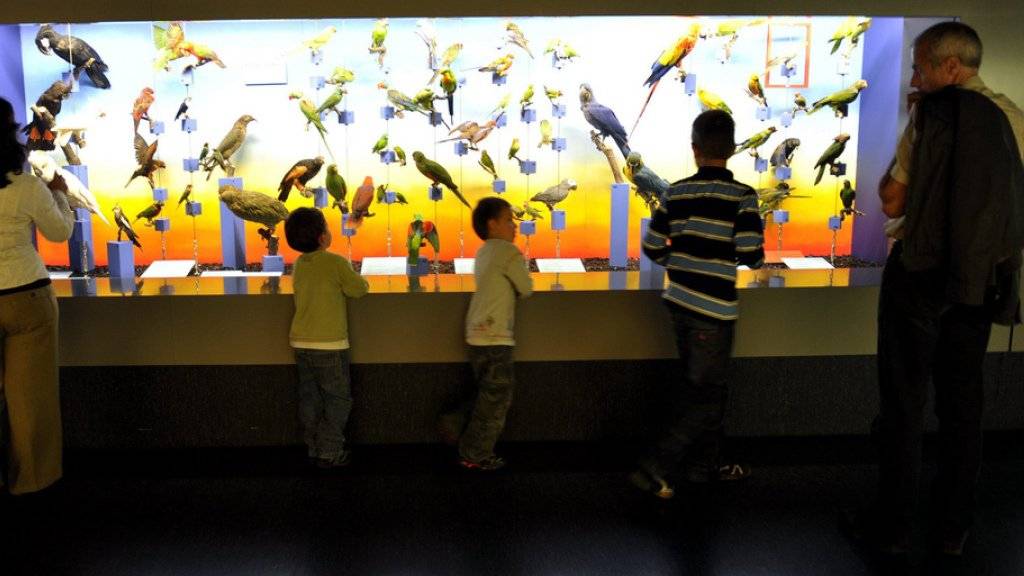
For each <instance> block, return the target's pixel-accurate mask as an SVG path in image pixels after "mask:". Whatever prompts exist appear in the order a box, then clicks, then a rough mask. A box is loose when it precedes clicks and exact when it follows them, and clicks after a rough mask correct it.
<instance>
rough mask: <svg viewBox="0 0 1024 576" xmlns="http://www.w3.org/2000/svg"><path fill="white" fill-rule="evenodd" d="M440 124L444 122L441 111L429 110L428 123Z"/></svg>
mask: <svg viewBox="0 0 1024 576" xmlns="http://www.w3.org/2000/svg"><path fill="white" fill-rule="evenodd" d="M441 124H444V118H442V116H441V113H440V112H431V113H430V125H431V126H440V125H441Z"/></svg>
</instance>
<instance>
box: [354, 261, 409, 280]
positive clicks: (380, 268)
mask: <svg viewBox="0 0 1024 576" xmlns="http://www.w3.org/2000/svg"><path fill="white" fill-rule="evenodd" d="M406 271H407V268H406V263H405V258H403V257H401V256H392V257H390V258H387V257H367V258H363V265H362V267H361V268H360V269H359V273H360V274H362V275H363V276H405V273H406Z"/></svg>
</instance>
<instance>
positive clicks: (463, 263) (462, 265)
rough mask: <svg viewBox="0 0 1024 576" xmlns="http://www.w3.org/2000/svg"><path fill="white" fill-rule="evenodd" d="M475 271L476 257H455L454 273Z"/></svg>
mask: <svg viewBox="0 0 1024 576" xmlns="http://www.w3.org/2000/svg"><path fill="white" fill-rule="evenodd" d="M475 271H476V258H456V259H455V273H456V274H472V273H473V272H475Z"/></svg>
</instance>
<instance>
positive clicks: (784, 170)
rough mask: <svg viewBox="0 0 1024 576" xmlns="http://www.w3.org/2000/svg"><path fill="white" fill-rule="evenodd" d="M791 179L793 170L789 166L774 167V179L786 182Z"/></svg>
mask: <svg viewBox="0 0 1024 576" xmlns="http://www.w3.org/2000/svg"><path fill="white" fill-rule="evenodd" d="M792 177H793V169H792V168H790V167H789V166H776V167H775V178H776V179H777V180H782V181H786V180H789V179H790V178H792Z"/></svg>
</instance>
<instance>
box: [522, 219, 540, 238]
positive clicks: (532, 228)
mask: <svg viewBox="0 0 1024 576" xmlns="http://www.w3.org/2000/svg"><path fill="white" fill-rule="evenodd" d="M519 233H520V234H522V235H523V236H533V235H534V234H536V233H537V223H536V222H535V221H533V220H523V221H522V222H520V223H519Z"/></svg>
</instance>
